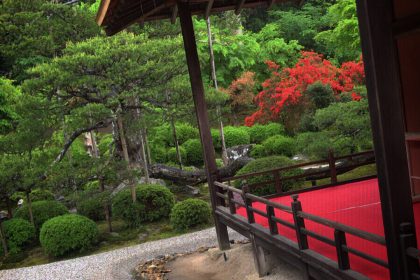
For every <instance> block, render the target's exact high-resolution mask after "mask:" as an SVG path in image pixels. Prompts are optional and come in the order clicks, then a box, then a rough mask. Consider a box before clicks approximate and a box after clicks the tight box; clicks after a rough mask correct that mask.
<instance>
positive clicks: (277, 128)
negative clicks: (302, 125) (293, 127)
mask: <svg viewBox="0 0 420 280" xmlns="http://www.w3.org/2000/svg"><path fill="white" fill-rule="evenodd" d="M281 134H284V127H283V126H282V125H281V124H279V123H269V124H266V125H263V124H254V125H253V126H251V127H250V128H249V136H250V139H251V143H253V144H260V143H262V142H263V141H264V140H266V139H267V138H269V137H271V136H274V135H281Z"/></svg>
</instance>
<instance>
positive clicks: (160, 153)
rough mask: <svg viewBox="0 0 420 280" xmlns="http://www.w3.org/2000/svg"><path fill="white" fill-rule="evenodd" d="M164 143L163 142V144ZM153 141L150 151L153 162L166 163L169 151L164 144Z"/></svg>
mask: <svg viewBox="0 0 420 280" xmlns="http://www.w3.org/2000/svg"><path fill="white" fill-rule="evenodd" d="M162 145H163V144H162ZM162 145H159V144H156V143H153V144H152V145H150V153H151V156H152V160H153V162H156V163H164V162H166V161H167V151H166V149H165V147H164V146H162Z"/></svg>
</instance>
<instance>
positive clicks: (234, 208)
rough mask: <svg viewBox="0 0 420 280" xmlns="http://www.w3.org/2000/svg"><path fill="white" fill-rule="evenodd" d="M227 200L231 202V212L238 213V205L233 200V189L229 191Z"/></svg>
mask: <svg viewBox="0 0 420 280" xmlns="http://www.w3.org/2000/svg"><path fill="white" fill-rule="evenodd" d="M227 200H228V204H229V211H230V214H236V205H235V203H234V202H233V192H232V191H231V190H228V191H227Z"/></svg>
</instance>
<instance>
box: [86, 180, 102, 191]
mask: <svg viewBox="0 0 420 280" xmlns="http://www.w3.org/2000/svg"><path fill="white" fill-rule="evenodd" d="M83 190H85V191H96V190H99V181H98V180H95V181H92V182H88V183H86V184H85V185H84V186H83Z"/></svg>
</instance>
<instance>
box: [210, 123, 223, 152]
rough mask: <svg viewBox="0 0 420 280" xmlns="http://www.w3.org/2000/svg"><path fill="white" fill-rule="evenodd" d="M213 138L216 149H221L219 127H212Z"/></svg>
mask: <svg viewBox="0 0 420 280" xmlns="http://www.w3.org/2000/svg"><path fill="white" fill-rule="evenodd" d="M211 139H212V140H213V146H214V149H215V150H216V151H220V150H221V149H222V139H221V138H220V131H219V130H218V129H216V128H212V129H211Z"/></svg>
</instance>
